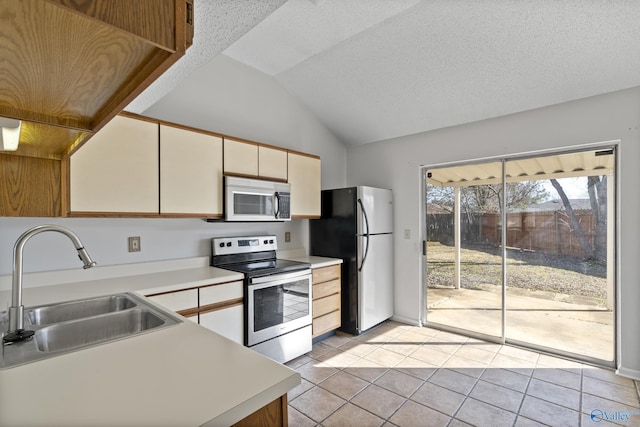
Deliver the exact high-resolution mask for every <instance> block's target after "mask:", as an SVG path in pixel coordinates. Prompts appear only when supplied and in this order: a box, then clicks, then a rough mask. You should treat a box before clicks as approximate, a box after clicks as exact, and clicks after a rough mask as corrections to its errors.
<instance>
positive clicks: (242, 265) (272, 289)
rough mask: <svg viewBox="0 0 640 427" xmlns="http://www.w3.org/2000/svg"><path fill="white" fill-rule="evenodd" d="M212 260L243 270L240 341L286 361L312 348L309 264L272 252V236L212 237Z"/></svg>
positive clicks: (234, 269) (268, 355)
mask: <svg viewBox="0 0 640 427" xmlns="http://www.w3.org/2000/svg"><path fill="white" fill-rule="evenodd" d="M211 246H212V248H211V249H212V257H211V265H212V266H214V267H219V268H224V269H227V270H232V271H236V272H239V273H243V274H244V277H245V278H244V313H245V316H244V321H245V326H244V344H245V345H246V346H247V347H250V348H252V349H253V350H256V351H258V352H259V353H262V354H264V355H265V356H267V357H270V358H271V359H273V360H276V361H278V362H281V363H284V362H287V361H289V360H292V359H295V358H296V357H298V356H301V355H303V354H305V353H307V352H309V351H311V345H312V344H311V264H308V263H303V262H297V261H289V260H283V259H277V258H276V249H277V246H278V244H277V240H276V236H273V235H266V236H248V237H222V238H214V239H212V240H211Z"/></svg>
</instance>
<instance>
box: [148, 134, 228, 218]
mask: <svg viewBox="0 0 640 427" xmlns="http://www.w3.org/2000/svg"><path fill="white" fill-rule="evenodd" d="M160 213H161V214H195V215H206V216H220V215H222V138H219V137H216V136H213V135H207V134H204V133H200V132H192V131H188V130H185V129H178V128H175V127H171V126H164V125H161V126H160Z"/></svg>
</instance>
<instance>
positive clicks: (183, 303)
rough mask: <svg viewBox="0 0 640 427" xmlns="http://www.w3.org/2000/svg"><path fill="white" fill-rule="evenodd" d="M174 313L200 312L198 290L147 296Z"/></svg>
mask: <svg viewBox="0 0 640 427" xmlns="http://www.w3.org/2000/svg"><path fill="white" fill-rule="evenodd" d="M147 298H149V299H150V300H151V301H153V302H156V303H158V304H160V305H162V306H164V307H166V308H168V309H169V310H172V311H185V310H193V311H197V310H198V290H197V289H187V290H184V291H176V292H169V293H166V294H159V295H150V296H147Z"/></svg>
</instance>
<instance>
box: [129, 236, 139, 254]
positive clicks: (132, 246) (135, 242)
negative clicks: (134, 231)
mask: <svg viewBox="0 0 640 427" xmlns="http://www.w3.org/2000/svg"><path fill="white" fill-rule="evenodd" d="M140 249H141V248H140V236H135V237H129V252H140Z"/></svg>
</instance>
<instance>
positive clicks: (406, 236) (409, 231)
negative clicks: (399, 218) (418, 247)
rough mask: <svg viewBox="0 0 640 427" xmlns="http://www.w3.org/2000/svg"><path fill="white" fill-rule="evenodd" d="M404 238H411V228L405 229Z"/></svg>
mask: <svg viewBox="0 0 640 427" xmlns="http://www.w3.org/2000/svg"><path fill="white" fill-rule="evenodd" d="M404 238H405V239H406V240H409V239H410V238H411V230H404Z"/></svg>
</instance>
